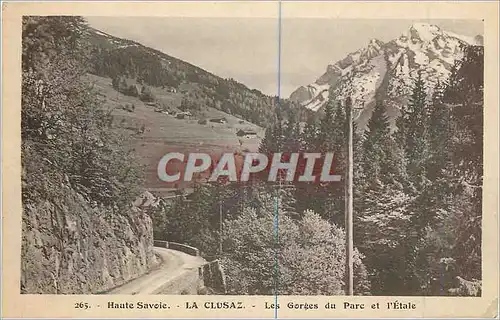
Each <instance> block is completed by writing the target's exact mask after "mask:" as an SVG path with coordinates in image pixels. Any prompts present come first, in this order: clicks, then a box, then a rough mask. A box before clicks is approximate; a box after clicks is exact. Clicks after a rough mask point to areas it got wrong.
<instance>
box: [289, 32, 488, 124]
mask: <svg viewBox="0 0 500 320" xmlns="http://www.w3.org/2000/svg"><path fill="white" fill-rule="evenodd" d="M482 42H483V41H482V37H481V36H476V37H466V36H462V35H458V34H455V33H452V32H449V31H445V30H442V29H440V28H439V27H438V26H436V25H431V24H426V23H415V24H413V25H411V26H410V28H409V29H408V30H407V31H406V32H404V33H403V34H402V35H401V36H400V37H399V38H397V39H394V40H392V41H389V42H387V43H384V42H382V41H379V40H376V39H372V40H370V41H369V43H368V44H367V46H366V47H364V48H362V49H360V50H358V51H356V52H353V53H350V54H348V55H347V56H346V57H345V58H344V59H342V60H340V61H337V62H336V63H334V64H332V65H329V66H328V67H327V70H326V72H325V73H324V74H323V75H321V76H320V77H319V78H318V79H317V80H316V81H315V83H312V84H309V85H307V86H302V87H300V88H298V89H297V90H296V91H295V92H293V93H292V94H291V95H290V99H291V100H293V101H297V102H299V103H301V105H303V106H305V107H306V108H309V109H311V110H313V111H318V110H319V109H320V108H321V107H322V106H324V104H325V103H326V101H328V98H329V95H330V94H333V95H334V96H335V98H336V99H340V100H344V99H345V98H346V97H347V96H350V97H351V98H352V99H353V105H354V107H355V108H356V109H359V110H361V111H360V114H359V118H358V125H360V126H363V125H364V124H365V123H366V122H367V121H368V119H369V117H370V116H371V111H372V109H373V105H374V101H375V98H376V96H378V97H380V98H381V99H383V100H384V101H385V102H386V108H387V110H386V111H387V114H388V116H389V118H390V119H394V118H395V117H396V116H397V115H398V114H399V113H398V110H399V108H400V106H401V105H403V104H405V103H406V102H407V98H408V96H409V94H410V93H411V88H412V85H413V81H414V79H415V78H416V77H417V74H418V73H421V74H422V77H423V79H424V80H425V82H426V83H427V86H428V89H429V94H431V93H432V90H433V88H434V87H435V86H436V85H437V83H438V82H439V83H443V82H444V81H446V80H447V79H448V77H449V75H450V73H451V68H452V66H453V64H454V63H455V61H456V60H459V59H461V58H462V55H463V50H462V46H463V45H482Z"/></svg>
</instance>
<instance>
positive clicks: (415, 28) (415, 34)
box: [408, 22, 442, 42]
mask: <svg viewBox="0 0 500 320" xmlns="http://www.w3.org/2000/svg"><path fill="white" fill-rule="evenodd" d="M440 34H442V31H441V29H440V28H439V27H438V26H436V25H434V24H430V23H424V22H415V23H413V24H412V25H411V26H410V28H409V30H408V37H409V38H410V39H419V40H421V41H425V42H428V41H432V40H433V39H434V38H435V37H436V36H438V35H440Z"/></svg>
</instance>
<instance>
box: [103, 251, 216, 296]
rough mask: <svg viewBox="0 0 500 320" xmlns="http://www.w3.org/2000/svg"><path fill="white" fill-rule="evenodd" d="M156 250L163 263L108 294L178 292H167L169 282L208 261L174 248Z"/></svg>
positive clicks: (195, 269)
mask: <svg viewBox="0 0 500 320" xmlns="http://www.w3.org/2000/svg"><path fill="white" fill-rule="evenodd" d="M154 251H155V253H157V254H158V255H159V256H160V257H161V259H162V260H163V263H162V264H161V265H160V266H159V267H158V268H157V269H155V270H153V271H151V272H150V273H149V274H146V275H144V276H142V277H139V278H137V279H134V280H132V281H130V282H128V283H126V284H124V285H122V286H120V287H117V288H115V289H113V290H110V291H109V292H108V293H107V294H157V293H164V294H166V293H176V292H165V291H164V290H165V288H166V287H168V284H169V283H171V282H174V281H175V280H176V279H177V278H179V277H181V276H182V275H184V274H186V273H188V272H193V271H195V272H196V273H197V272H198V271H197V270H198V267H200V266H202V265H203V264H205V263H206V261H205V260H204V259H203V258H201V257H195V256H191V255H189V254H186V253H184V252H180V251H176V250H172V249H166V248H161V247H154ZM171 290H172V289H171ZM160 291H161V292H160Z"/></svg>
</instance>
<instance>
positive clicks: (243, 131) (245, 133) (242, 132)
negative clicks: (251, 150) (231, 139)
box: [236, 129, 257, 137]
mask: <svg viewBox="0 0 500 320" xmlns="http://www.w3.org/2000/svg"><path fill="white" fill-rule="evenodd" d="M236 135H237V136H238V137H243V136H246V137H251V136H256V135H257V131H255V130H252V129H240V130H238V132H236Z"/></svg>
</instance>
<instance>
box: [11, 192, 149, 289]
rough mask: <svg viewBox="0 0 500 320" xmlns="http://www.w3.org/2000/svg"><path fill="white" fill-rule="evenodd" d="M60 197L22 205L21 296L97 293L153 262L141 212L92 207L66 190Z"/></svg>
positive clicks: (146, 269) (139, 273)
mask: <svg viewBox="0 0 500 320" xmlns="http://www.w3.org/2000/svg"><path fill="white" fill-rule="evenodd" d="M65 195H66V196H65V197H64V198H63V199H58V200H57V201H52V202H49V201H46V200H43V201H40V202H38V203H36V204H33V205H25V206H24V212H23V225H22V228H23V239H22V255H21V292H22V293H48V294H56V293H59V294H88V293H98V292H102V291H106V290H108V289H111V288H112V287H114V286H117V285H120V284H123V283H125V282H127V281H128V280H131V279H133V278H136V277H138V276H140V275H142V274H144V273H146V272H147V271H148V270H149V269H150V268H151V267H152V266H153V265H154V264H155V263H156V261H155V256H154V254H153V250H152V249H153V230H152V223H151V219H150V217H149V216H148V215H147V214H146V213H144V212H143V211H141V210H139V209H137V208H135V207H132V208H130V209H129V210H128V212H123V211H119V210H117V209H115V210H112V209H105V208H97V207H94V208H93V207H91V206H90V205H89V204H88V203H87V202H86V201H85V200H84V199H83V198H82V197H81V196H80V195H78V194H77V193H75V192H73V191H71V190H69V191H68V192H67V193H65Z"/></svg>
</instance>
